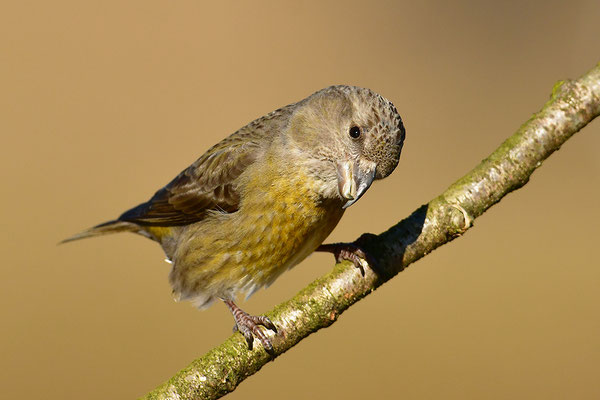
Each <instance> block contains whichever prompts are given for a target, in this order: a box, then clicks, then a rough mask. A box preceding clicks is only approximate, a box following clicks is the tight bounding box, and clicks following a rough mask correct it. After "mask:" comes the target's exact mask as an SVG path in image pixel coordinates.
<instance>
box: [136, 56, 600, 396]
mask: <svg viewBox="0 0 600 400" xmlns="http://www.w3.org/2000/svg"><path fill="white" fill-rule="evenodd" d="M599 114H600V64H598V65H596V67H595V68H593V69H592V70H590V71H589V72H588V73H586V74H585V75H583V76H582V77H581V78H579V79H577V80H573V81H561V82H559V83H557V84H556V85H555V86H554V89H553V91H552V96H551V98H550V100H549V101H548V102H547V103H546V104H545V105H544V107H543V108H542V109H541V111H539V112H538V113H537V114H535V115H533V117H532V118H531V119H530V120H529V121H527V122H526V123H524V124H523V125H522V126H521V127H520V128H519V129H518V130H517V132H516V133H515V134H514V135H512V136H511V137H509V138H508V139H507V140H506V141H505V142H504V143H502V145H500V147H499V148H498V149H497V150H496V151H494V153H492V154H491V155H490V156H489V157H487V158H486V159H485V160H483V161H482V162H481V163H480V164H479V165H478V166H476V167H475V168H474V169H473V170H472V171H471V172H469V173H468V174H466V175H465V176H464V177H462V178H460V179H459V180H458V181H457V182H455V183H454V184H452V185H451V186H450V187H449V188H448V189H447V190H446V191H445V192H444V193H442V194H441V195H439V196H438V197H436V198H435V199H433V200H432V201H430V202H429V203H428V204H425V205H423V206H421V207H419V208H418V209H417V210H416V211H414V212H413V213H412V214H411V215H410V216H409V217H408V218H406V219H404V220H402V221H401V222H399V223H398V224H396V225H394V226H392V227H391V228H390V229H389V230H387V231H386V232H384V233H382V234H380V235H370V234H366V235H363V236H362V237H361V238H360V239H359V241H360V242H361V245H362V247H363V248H364V249H365V250H367V251H368V252H369V253H370V254H371V255H372V256H373V258H375V259H376V260H377V265H376V266H374V269H369V268H367V269H366V270H365V276H364V277H363V276H361V273H360V271H359V270H358V269H357V268H355V267H354V266H353V265H352V264H350V263H348V262H344V263H341V264H338V265H336V266H335V268H334V269H333V270H332V271H331V272H330V273H328V274H327V275H325V276H323V277H321V278H319V279H317V280H316V281H314V282H313V283H312V284H310V285H309V286H308V287H306V288H305V289H303V290H302V291H300V292H299V293H298V294H297V295H296V296H294V297H293V298H292V299H290V300H288V301H286V302H284V303H282V304H280V305H278V306H277V307H275V309H273V310H272V311H271V312H269V313H268V314H266V315H267V316H268V317H269V318H270V319H271V321H273V322H274V323H275V325H276V326H277V329H278V330H279V332H278V333H277V334H276V335H274V334H273V333H272V332H268V333H267V335H268V336H269V337H270V338H271V340H272V343H273V347H274V350H275V354H276V355H279V354H282V353H284V352H285V351H287V350H288V349H289V348H291V347H292V346H294V345H295V344H296V343H298V342H299V341H300V340H302V339H303V338H305V337H306V336H308V335H310V334H311V333H314V332H316V331H318V330H319V329H321V328H325V327H327V326H329V325H331V324H333V323H334V322H335V321H336V320H337V318H338V316H339V315H340V314H341V313H342V312H344V311H345V310H346V309H347V308H348V307H350V306H351V305H352V304H354V303H355V302H357V301H358V300H360V299H361V298H363V297H365V296H366V295H368V294H369V293H371V292H372V291H373V290H375V289H376V288H377V287H379V286H381V285H382V284H383V283H385V282H386V281H388V280H389V279H391V278H393V277H394V276H395V275H396V274H398V272H400V271H402V270H403V269H404V268H406V267H407V266H408V265H409V264H411V263H413V262H415V261H417V260H418V259H420V258H421V257H423V256H425V255H427V254H428V253H430V252H432V251H433V250H435V249H436V248H438V247H439V246H441V245H443V244H445V243H448V242H450V241H451V240H453V239H455V238H457V237H459V236H461V235H462V234H463V233H464V232H465V231H467V230H468V229H469V228H470V227H471V226H472V223H473V220H474V219H475V218H477V217H478V216H480V215H481V214H483V213H484V212H485V211H486V210H487V209H488V208H490V207H491V206H493V205H494V204H496V203H497V202H499V201H500V200H501V199H502V198H503V197H504V196H506V195H507V194H508V193H510V192H512V191H513V190H516V189H519V188H521V187H522V186H523V185H525V184H526V183H527V182H528V180H529V177H530V176H531V174H532V173H533V171H535V169H536V168H538V167H540V166H541V164H542V162H543V161H544V160H545V159H546V158H548V157H549V156H550V154H552V153H553V152H555V151H556V150H558V149H559V148H560V146H561V145H562V144H563V143H564V142H565V141H566V140H567V139H569V138H570V137H571V136H572V135H573V134H575V133H576V132H578V131H579V130H580V129H581V128H583V127H584V126H585V125H586V124H588V123H589V122H590V121H592V120H593V119H594V118H595V117H596V116H598V115H599ZM272 360H273V357H271V356H270V355H268V354H267V353H266V352H265V351H264V349H262V347H261V346H260V344H259V342H258V341H255V349H254V350H253V351H248V348H247V345H246V342H245V340H244V338H243V337H242V335H240V334H237V333H236V334H233V335H232V336H231V337H230V338H229V339H227V340H226V341H225V342H224V343H223V344H221V345H220V346H218V347H216V348H214V349H212V350H211V351H209V352H208V353H207V354H205V355H204V356H202V357H201V358H199V359H197V360H195V361H194V362H192V364H191V365H189V366H188V367H186V368H185V369H183V370H181V371H180V372H178V373H177V374H176V375H175V376H174V377H173V378H171V379H170V380H169V381H168V382H166V383H165V384H163V385H161V386H160V387H158V388H157V389H156V390H154V391H152V392H151V393H149V394H148V395H147V396H145V397H144V398H146V399H181V400H183V399H216V398H219V397H221V396H223V395H225V394H227V393H229V392H231V391H233V390H234V389H235V388H236V387H237V385H238V384H239V383H240V382H241V381H243V380H244V379H246V378H247V377H248V376H250V375H252V374H254V373H256V372H257V371H258V370H260V368H261V367H262V366H263V365H265V364H266V363H267V362H269V361H272Z"/></svg>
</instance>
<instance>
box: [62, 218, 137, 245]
mask: <svg viewBox="0 0 600 400" xmlns="http://www.w3.org/2000/svg"><path fill="white" fill-rule="evenodd" d="M139 230H140V227H139V226H138V225H136V224H134V223H132V222H127V221H119V220H113V221H108V222H105V223H103V224H100V225H96V226H94V227H92V228H90V229H87V230H85V231H83V232H80V233H78V234H76V235H73V236H71V237H69V238H67V239H65V240H63V241H61V242H59V244H62V243H67V242H72V241H73V240H79V239H85V238H89V237H94V236H100V235H106V234H108V233H117V232H135V233H138V232H139Z"/></svg>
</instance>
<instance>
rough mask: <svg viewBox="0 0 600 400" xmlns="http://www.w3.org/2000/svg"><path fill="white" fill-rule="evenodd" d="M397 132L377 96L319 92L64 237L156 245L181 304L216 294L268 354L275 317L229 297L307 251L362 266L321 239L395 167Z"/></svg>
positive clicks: (355, 250)
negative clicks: (125, 235) (122, 238)
mask: <svg viewBox="0 0 600 400" xmlns="http://www.w3.org/2000/svg"><path fill="white" fill-rule="evenodd" d="M405 136H406V133H405V128H404V124H403V121H402V118H401V117H400V115H399V114H398V111H397V109H396V107H395V106H394V105H393V103H392V102H390V101H389V100H387V99H385V98H384V97H382V96H381V95H379V94H377V93H376V92H374V91H372V90H370V89H367V88H361V87H356V86H349V85H335V86H330V87H326V88H324V89H321V90H319V91H317V92H315V93H313V94H312V95H310V96H308V97H306V98H305V99H303V100H300V101H298V102H296V103H293V104H289V105H287V106H285V107H282V108H279V109H277V110H275V111H272V112H270V113H268V114H266V115H264V116H263V117H260V118H258V119H256V120H254V121H252V122H250V123H249V124H247V125H245V126H244V127H242V128H241V129H239V130H238V131H236V132H234V133H233V134H231V135H230V136H228V137H226V138H225V139H223V140H222V141H220V142H219V143H217V144H215V145H214V146H212V147H211V148H210V149H209V150H208V151H206V152H205V153H204V154H203V155H202V156H201V157H200V158H198V159H197V160H196V161H195V162H194V163H192V164H191V165H190V166H189V167H188V168H186V169H185V170H183V171H182V172H181V173H180V174H179V175H177V176H176V177H175V178H174V179H173V180H172V181H171V182H169V183H168V184H167V185H166V186H164V187H163V188H161V189H159V190H158V191H157V192H156V193H155V194H154V195H153V196H152V197H151V198H150V200H148V201H147V202H145V203H142V204H140V205H138V206H136V207H133V208H131V209H130V210H128V211H125V212H124V213H123V214H121V215H120V216H119V217H118V218H117V219H115V220H110V221H108V222H105V223H102V224H99V225H96V226H94V227H92V228H90V229H87V230H85V231H83V232H81V233H79V234H76V235H74V236H72V237H70V238H68V239H65V240H64V241H63V242H70V241H73V240H78V239H83V238H89V237H95V236H100V235H105V234H109V233H116V232H133V233H136V234H140V235H142V236H145V237H147V238H149V239H152V240H154V241H156V242H158V243H159V244H160V245H161V246H162V248H163V250H164V252H165V254H166V257H167V258H166V260H167V261H168V262H169V263H171V264H172V268H171V272H170V274H169V281H170V284H171V286H172V288H173V294H174V296H175V297H176V299H177V300H187V301H191V302H192V303H193V304H194V305H195V306H196V307H198V308H199V309H203V308H206V307H208V306H209V305H210V304H211V303H213V302H214V301H215V300H220V301H223V302H224V303H225V305H227V307H228V308H229V310H230V311H231V313H232V315H233V317H234V320H235V326H234V331H235V330H237V331H239V332H240V333H241V334H242V335H243V336H244V338H245V339H246V342H247V344H248V348H249V349H250V350H252V347H253V341H254V339H255V338H256V339H258V340H259V341H260V342H261V343H262V345H263V348H264V349H265V350H266V351H267V352H269V353H272V352H273V345H272V343H271V341H270V340H269V339H268V337H267V335H265V333H264V332H263V330H264V329H268V330H271V331H273V332H275V333H277V328H276V326H275V324H273V322H272V321H270V320H269V318H267V317H266V316H261V315H259V316H254V315H250V314H248V313H246V312H244V311H243V310H242V309H241V308H239V307H238V306H237V304H236V303H235V302H236V301H237V300H236V299H237V297H238V296H239V295H241V294H245V295H246V296H247V297H249V296H250V295H251V294H252V293H254V292H255V291H256V290H258V289H260V288H262V287H266V286H269V285H271V284H272V283H273V282H274V281H275V280H276V279H277V278H278V277H279V276H280V275H281V274H282V273H283V272H285V271H286V270H288V269H290V268H292V267H294V266H295V265H297V264H298V263H300V262H301V261H302V260H303V259H305V258H306V257H307V256H308V255H310V254H311V253H312V252H314V251H324V252H331V253H333V254H334V255H335V257H336V260H337V261H338V262H339V261H342V260H350V261H352V262H353V263H354V265H355V266H357V267H359V268H361V271H362V263H363V261H365V262H366V261H368V259H369V256H368V254H367V253H366V252H365V251H363V249H362V248H361V246H359V245H358V244H357V243H356V242H354V243H335V244H322V243H323V241H324V240H325V239H326V238H327V236H329V234H330V233H331V232H332V231H333V229H334V228H335V226H336V225H337V224H338V222H339V221H340V219H341V217H342V215H343V214H344V212H345V210H346V209H347V208H348V207H350V206H351V205H353V204H354V203H356V201H358V199H360V198H361V197H362V195H363V194H364V193H365V192H366V191H367V189H369V187H370V186H371V184H372V182H373V181H374V180H379V179H383V178H385V177H387V176H389V175H390V174H391V173H392V171H394V169H395V168H396V166H397V165H398V162H399V159H400V153H401V151H402V147H403V144H404V139H405ZM61 243H62V242H61ZM261 326H262V328H261Z"/></svg>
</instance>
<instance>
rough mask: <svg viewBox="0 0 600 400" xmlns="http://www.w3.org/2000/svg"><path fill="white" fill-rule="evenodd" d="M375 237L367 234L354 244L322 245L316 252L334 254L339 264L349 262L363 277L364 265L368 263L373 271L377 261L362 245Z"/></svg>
mask: <svg viewBox="0 0 600 400" xmlns="http://www.w3.org/2000/svg"><path fill="white" fill-rule="evenodd" d="M373 237H376V235H373V234H372V233H365V234H363V235H362V236H361V237H359V238H358V239H357V240H356V241H354V242H352V243H329V244H322V245H320V246H319V247H317V249H316V250H315V251H323V252H327V253H333V255H334V256H335V260H336V261H337V262H338V263H339V262H342V261H344V260H348V261H350V262H351V263H352V264H354V266H355V267H356V268H358V269H359V270H360V273H361V275H362V276H365V270H364V263H365V262H366V263H367V264H368V265H369V266H370V267H371V268H372V269H373V268H374V267H375V265H376V261H375V259H373V257H371V256H370V255H369V253H367V252H366V251H365V250H364V249H363V246H362V243H363V242H365V241H366V240H368V239H371V238H373Z"/></svg>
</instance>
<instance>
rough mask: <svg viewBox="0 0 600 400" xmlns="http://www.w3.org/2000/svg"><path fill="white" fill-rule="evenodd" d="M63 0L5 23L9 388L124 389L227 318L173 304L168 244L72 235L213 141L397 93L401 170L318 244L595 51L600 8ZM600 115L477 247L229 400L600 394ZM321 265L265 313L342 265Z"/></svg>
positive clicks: (357, 225) (45, 394) (520, 115)
mask: <svg viewBox="0 0 600 400" xmlns="http://www.w3.org/2000/svg"><path fill="white" fill-rule="evenodd" d="M369 3H370V4H369V5H367V2H363V1H356V2H347V1H346V2H339V3H329V2H315V3H311V4H309V3H300V2H294V3H281V2H256V1H254V2H247V3H242V2H240V3H226V2H202V3H201V2H198V1H183V0H182V1H176V2H156V1H127V2H122V1H103V2H79V1H60V0H57V1H52V2H18V3H17V2H15V3H14V4H12V5H11V4H7V3H5V4H3V6H2V7H1V8H2V10H1V12H0V43H1V47H0V90H1V92H0V132H1V135H2V136H1V137H2V146H1V150H0V151H1V152H2V157H1V162H2V167H1V173H2V187H3V189H2V196H1V200H0V201H1V205H2V206H1V208H0V209H1V210H2V229H1V233H0V234H1V235H2V240H1V241H0V242H1V243H2V244H1V246H2V252H3V255H4V260H3V262H2V267H0V268H1V272H2V279H1V280H0V313H1V314H0V315H1V318H2V322H1V327H0V387H1V389H0V392H1V393H0V397H2V398H23V399H25V398H44V399H65V398H75V397H77V398H86V399H107V398H110V399H131V398H134V397H136V396H140V395H143V394H145V393H146V392H148V391H149V390H151V389H153V388H154V387H155V386H157V385H158V384H160V383H162V382H164V381H165V380H166V379H167V378H168V377H169V376H171V375H172V374H173V373H174V372H176V371H177V370H179V369H180V368H182V367H184V366H186V365H187V364H188V363H189V362H190V361H191V360H193V359H194V358H195V357H197V356H200V355H202V354H203V353H205V352H206V351H207V350H209V349H210V348H212V347H213V346H215V345H217V344H219V343H220V342H221V341H223V340H224V339H225V338H226V337H228V336H229V335H230V333H231V327H232V325H233V319H232V317H231V315H230V314H229V312H228V311H227V309H226V307H224V306H223V305H221V304H216V305H215V306H213V307H212V308H210V309H209V310H208V311H205V312H199V311H197V310H195V309H194V308H192V307H191V306H190V305H189V304H185V303H184V304H176V303H174V302H173V300H172V298H171V294H170V292H171V290H170V287H169V285H168V282H167V274H168V270H169V266H168V265H167V264H166V263H164V262H163V255H162V253H161V250H160V248H159V246H157V245H156V244H155V243H152V242H151V241H149V240H146V239H144V238H141V237H137V236H135V235H131V234H121V235H114V236H110V237H104V238H100V239H93V240H87V241H82V242H79V243H73V244H69V245H64V246H56V243H57V242H58V241H59V240H61V239H63V238H65V237H67V236H70V235H71V234H73V233H76V232H78V231H80V230H82V229H84V228H87V227H89V226H91V225H94V224H96V223H99V222H103V221H105V220H108V219H111V218H114V217H116V216H118V215H119V214H120V213H121V212H122V211H124V210H125V209H127V208H129V207H131V206H134V205H136V204H138V203H140V202H142V201H145V200H147V199H148V198H149V197H150V196H151V195H152V194H153V193H154V191H155V190H157V189H158V188H159V187H160V186H162V185H164V184H165V183H167V182H168V181H169V180H170V179H171V178H172V177H174V176H175V175H176V174H177V173H178V172H179V171H180V170H182V169H183V168H184V167H186V166H187V165H188V164H190V163H191V162H193V161H194V160H195V159H196V158H197V157H198V156H199V155H200V154H201V153H202V152H204V151H205V150H206V149H207V148H208V147H209V146H211V145H212V144H214V143H215V142H216V141H218V140H220V139H222V138H224V137H225V136H227V135H228V134H230V133H232V132H233V131H235V130H236V129H237V128H239V127H241V126H242V125H244V124H246V123H247V122H249V121H251V120H252V119H254V118H256V117H259V116H261V115H263V114H265V113H267V112H269V111H271V110H273V109H275V108H277V107H279V106H282V105H285V104H288V103H290V102H294V101H296V100H299V99H301V98H303V97H305V96H307V95H309V94H310V93H312V92H314V91H315V90H317V89H320V88H322V87H325V86H328V85H331V84H338V83H348V84H354V85H360V86H365V87H369V88H372V89H374V90H376V91H378V92H380V93H381V94H383V95H384V96H386V97H387V98H389V99H391V100H392V101H393V102H394V103H395V104H396V106H397V108H398V110H400V113H401V115H402V116H403V117H404V120H405V123H406V127H407V141H406V144H405V147H404V154H403V157H402V159H401V161H400V165H399V168H398V169H397V170H396V172H395V173H394V174H393V175H392V176H391V177H390V178H388V179H386V180H385V181H382V182H379V183H378V184H376V185H374V186H373V187H372V188H371V190H370V191H369V193H368V194H367V195H366V196H365V197H364V198H363V199H361V201H360V202H358V204H357V205H356V206H353V207H352V208H351V209H350V210H349V212H347V213H346V216H345V217H344V218H343V220H342V222H341V224H340V225H339V226H338V228H337V229H336V230H335V232H334V233H333V234H332V236H331V237H330V240H334V241H338V240H353V239H355V238H356V237H358V236H359V235H360V234H361V233H362V232H364V231H369V232H376V233H377V232H381V231H383V230H385V229H386V228H388V227H389V226H390V225H392V224H393V223H395V222H396V221H398V220H400V219H402V218H403V217H405V216H407V215H408V214H409V213H410V212H412V211H413V210H414V209H415V208H417V207H418V206H419V205H421V204H423V203H425V202H427V201H429V200H430V199H431V198H432V197H434V196H435V195H437V194H438V193H440V192H441V191H442V190H444V189H445V188H446V187H447V186H448V185H449V184H451V183H452V182H453V181H454V180H456V179H457V178H459V177H460V176H462V175H463V174H465V173H466V172H468V171H469V170H470V169H471V168H472V167H473V166H475V165H476V164H477V163H478V162H479V161H480V160H481V159H483V158H484V157H486V156H487V155H488V154H489V153H490V152H491V151H493V150H494V149H495V148H496V147H497V146H498V145H499V144H500V143H501V142H502V141H503V140H504V139H505V138H506V137H508V136H509V135H510V134H512V133H513V132H514V131H515V130H516V129H517V128H518V127H519V125H520V124H522V123H523V122H525V121H526V120H527V119H528V118H529V117H530V115H531V114H532V113H534V112H536V111H537V110H538V109H539V108H540V107H541V106H542V105H543V104H544V102H545V101H546V100H547V99H548V96H549V94H550V92H551V89H552V86H553V85H554V83H555V82H556V81H558V80H560V79H565V78H576V77H578V76H580V75H581V74H583V73H584V72H585V71H587V70H589V69H590V68H592V67H593V66H594V65H595V63H596V62H598V61H600V41H599V40H598V39H599V38H600V24H599V23H598V21H599V18H600V2H598V1H595V0H588V1H571V2H568V4H567V2H554V1H543V2H542V1H540V2H537V3H533V2H531V3H529V4H525V3H521V2H496V1H488V2H464V1H463V2H451V3H450V5H448V4H447V2H444V1H429V2H423V3H421V4H420V5H416V4H414V3H416V2H406V3H405V4H402V3H398V2H383V1H381V2H369ZM599 124H600V122H599V121H595V122H594V123H592V124H591V125H590V126H588V127H587V128H585V129H584V130H583V131H582V132H581V133H579V134H577V135H576V136H575V137H574V138H573V139H572V140H570V141H569V142H567V144H566V145H565V146H564V147H563V148H562V149H561V151H559V152H558V153H556V154H555V155H553V156H552V157H551V158H550V159H549V160H548V161H547V162H546V163H545V164H544V165H543V167H542V168H541V169H540V170H538V171H537V172H536V173H535V174H534V175H533V177H532V179H531V181H530V183H529V184H528V185H527V186H526V187H525V188H524V189H522V190H520V191H518V192H515V193H513V194H511V195H509V196H508V197H507V198H505V199H504V200H503V201H502V202H501V203H500V204H499V205H497V206H496V207H494V208H492V209H491V210H490V211H489V212H487V213H486V214H485V215H484V216H483V217H481V218H480V219H478V220H477V221H476V222H475V228H474V229H472V230H470V231H469V232H468V233H467V234H466V235H465V236H464V237H463V238H461V239H459V240H457V241H455V242H453V243H451V244H450V245H447V246H444V247H443V248H441V249H439V250H437V251H436V252H434V253H433V254H431V255H430V256H428V257H426V258H424V259H423V260H421V261H419V262H418V263H417V264H415V265H413V266H411V267H410V268H409V269H408V270H406V271H405V272H403V273H401V274H400V275H399V276H398V277H396V279H394V280H393V281H392V282H390V283H389V284H387V285H385V286H384V287H383V288H381V289H380V290H378V291H377V292H376V293H374V294H373V295H372V296H369V297H368V298H367V299H365V300H364V301H361V302H360V303H359V304H357V305H356V306H355V307H353V308H352V309H350V310H349V311H348V312H347V313H345V314H344V315H343V316H342V317H341V319H340V320H339V321H338V323H336V324H335V325H334V326H332V327H331V328H329V329H325V330H323V331H320V332H319V333H318V334H316V335H313V336H311V337H310V338H308V339H307V340H305V341H303V342H302V343H301V344H300V345H298V346H297V347H295V348H294V349H293V350H292V351H290V352H289V353H287V354H285V355H283V356H282V357H280V358H278V359H277V360H276V361H275V362H274V363H271V364H269V365H267V366H266V367H265V368H264V369H263V370H262V371H261V372H260V373H259V374H257V375H256V376H254V377H252V378H250V379H248V380H247V381H246V382H244V383H243V384H242V385H241V386H240V387H239V388H238V390H237V391H236V392H234V393H233V394H232V395H230V398H232V399H247V398H259V397H260V398H286V399H303V398H309V397H311V398H312V397H316V398H344V399H363V398H365V397H366V396H367V395H372V396H375V397H376V398H389V397H392V396H393V397H398V398H403V399H425V398H427V399H431V398H447V399H448V398H450V399H454V398H456V399H459V398H460V399H464V398H487V399H506V398H533V399H564V398H577V399H592V398H593V399H597V398H600V380H599V379H598V377H599V376H600V367H599V366H600V318H599V317H600V291H599V287H600V269H599V268H598V265H599V264H598V261H597V259H596V256H595V254H593V248H595V247H596V246H598V239H599V234H598V229H599V225H600V224H599V222H600V212H599V207H598V205H599V204H598V198H599V197H598V196H600V185H599V184H600V179H599V176H600V175H599V173H600V157H599V150H598V149H599V147H600V135H599V132H598V131H599V130H600V125H599ZM332 264H333V263H332V257H331V255H326V254H319V255H313V256H311V257H310V258H309V259H308V260H306V261H305V262H303V263H302V264H301V265H300V266H298V267H297V268H296V269H295V270H293V271H291V272H288V273H287V274H284V275H283V276H282V278H280V280H279V281H277V282H276V283H275V284H274V285H273V286H272V287H271V288H269V289H268V290H266V291H261V292H259V293H258V294H256V295H255V296H254V297H252V298H251V299H250V301H249V302H247V303H243V302H242V303H241V304H242V305H244V308H245V309H246V310H248V311H249V312H252V313H261V312H264V311H267V310H269V309H271V308H272V307H273V306H274V305H275V304H278V303H279V302H281V301H283V300H285V299H288V298H289V297H291V296H293V295H294V294H295V293H296V292H297V291H298V290H300V289H301V288H302V287H304V286H305V285H306V284H308V283H309V282H310V281H311V280H312V279H314V278H315V277H317V276H320V275H322V274H323V273H325V272H326V271H328V270H329V269H330V268H331V267H332Z"/></svg>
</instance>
